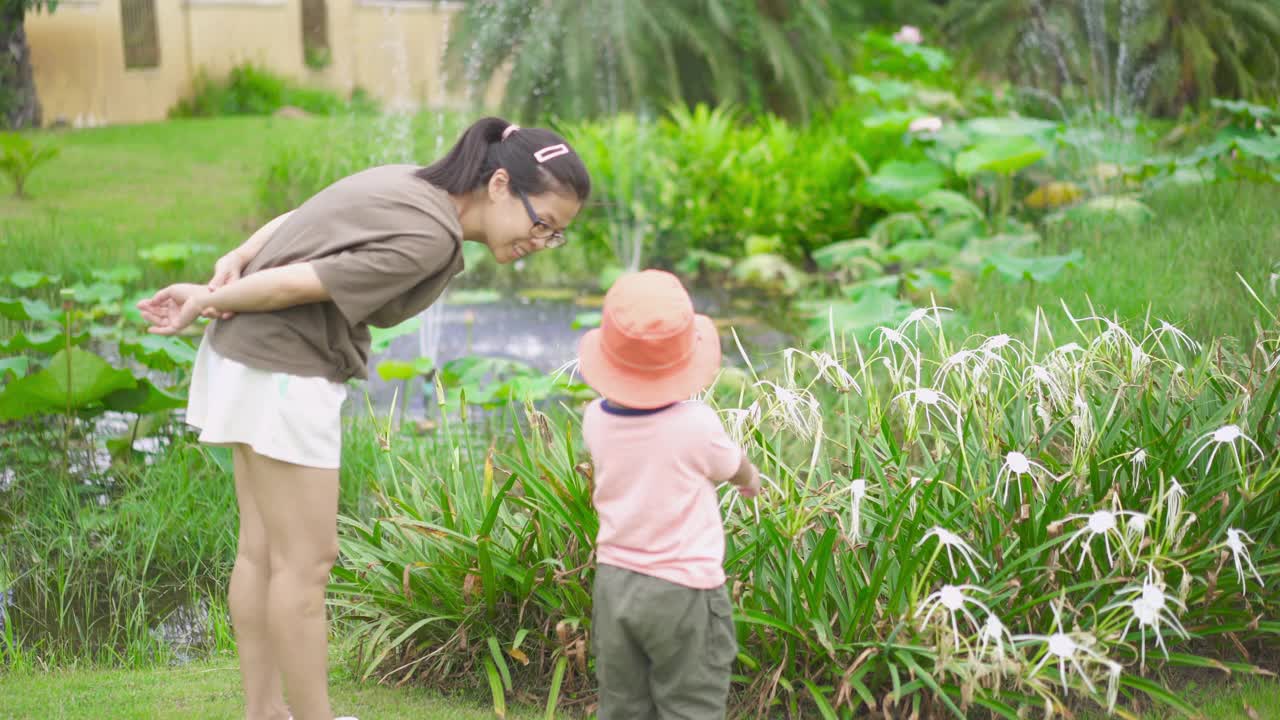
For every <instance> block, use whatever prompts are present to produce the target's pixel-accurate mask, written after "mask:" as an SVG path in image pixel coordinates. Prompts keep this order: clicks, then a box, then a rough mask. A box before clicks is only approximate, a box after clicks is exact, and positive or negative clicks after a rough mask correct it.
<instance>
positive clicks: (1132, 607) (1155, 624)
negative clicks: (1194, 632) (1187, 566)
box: [1102, 564, 1188, 667]
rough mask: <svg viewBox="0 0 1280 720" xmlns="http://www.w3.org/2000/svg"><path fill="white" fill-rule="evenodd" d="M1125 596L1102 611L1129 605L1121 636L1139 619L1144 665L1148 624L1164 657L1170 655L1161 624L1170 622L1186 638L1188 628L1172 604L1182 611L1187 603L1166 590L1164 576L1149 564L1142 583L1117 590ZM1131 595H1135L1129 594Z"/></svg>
mask: <svg viewBox="0 0 1280 720" xmlns="http://www.w3.org/2000/svg"><path fill="white" fill-rule="evenodd" d="M1118 596H1119V597H1120V598H1122V599H1121V600H1118V601H1117V602H1114V603H1112V604H1111V605H1108V606H1107V607H1104V608H1103V609H1102V611H1103V612H1106V611H1108V610H1113V609H1115V608H1118V607H1127V608H1128V610H1129V612H1130V616H1129V619H1128V621H1127V622H1125V624H1124V630H1122V631H1121V632H1120V636H1121V637H1127V636H1128V635H1129V628H1130V627H1131V626H1132V625H1133V623H1134V622H1137V623H1138V630H1139V631H1140V632H1141V633H1142V638H1141V646H1140V647H1141V650H1140V652H1139V658H1140V663H1141V667H1146V665H1147V628H1152V629H1153V630H1154V631H1155V635H1156V645H1157V646H1158V647H1159V648H1160V650H1161V651H1162V652H1163V653H1164V656H1165V659H1168V657H1169V649H1168V648H1167V647H1165V644H1164V634H1163V633H1162V632H1161V627H1162V626H1165V625H1167V626H1168V627H1169V628H1170V629H1171V630H1172V631H1173V632H1174V634H1175V635H1177V636H1179V637H1182V638H1184V639H1185V638H1187V637H1188V635H1187V631H1186V629H1185V628H1183V627H1182V623H1180V622H1179V621H1178V617H1177V616H1176V615H1174V614H1173V610H1172V609H1171V608H1170V605H1173V606H1175V607H1177V608H1178V609H1180V610H1182V611H1183V612H1186V611H1187V607H1186V605H1184V604H1183V603H1182V601H1181V600H1179V599H1178V598H1176V597H1171V596H1169V595H1168V594H1167V593H1166V592H1165V584H1164V579H1163V578H1161V576H1160V573H1159V572H1157V571H1156V569H1155V567H1153V566H1151V565H1150V564H1148V565H1147V577H1146V579H1145V580H1143V582H1142V584H1141V585H1130V586H1128V587H1126V588H1124V589H1123V590H1121V591H1120V592H1119V593H1118ZM1126 596H1132V597H1126Z"/></svg>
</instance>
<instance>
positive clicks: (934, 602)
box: [915, 585, 991, 650]
mask: <svg viewBox="0 0 1280 720" xmlns="http://www.w3.org/2000/svg"><path fill="white" fill-rule="evenodd" d="M966 591H969V592H982V593H985V592H986V590H983V589H982V588H980V587H978V586H976V585H943V586H942V588H941V589H939V590H938V591H937V592H935V593H933V594H931V595H929V596H928V597H926V598H925V599H924V602H922V603H921V604H920V607H919V608H917V609H916V612H915V617H920V614H921V613H924V618H923V619H922V620H921V621H920V629H921V630H923V629H924V628H926V627H928V625H929V620H930V619H931V618H932V617H933V614H934V613H935V612H937V611H938V610H939V609H942V610H943V611H945V613H946V615H947V617H948V620H949V621H950V622H949V626H950V628H951V636H952V640H953V641H954V643H955V648H956V650H959V649H960V626H959V623H957V622H956V615H957V614H959V615H963V616H964V618H965V619H966V620H968V621H969V624H970V625H971V626H972V628H973V629H974V630H975V631H976V630H978V629H979V627H980V626H979V624H978V619H977V618H976V617H974V616H973V613H971V612H969V608H967V607H965V605H966V604H969V605H974V606H976V607H980V608H982V610H983V612H986V613H987V614H988V615H989V614H991V608H989V607H987V606H986V605H985V604H983V603H982V601H981V600H977V599H976V598H972V597H970V596H968V595H966V594H965V592H966Z"/></svg>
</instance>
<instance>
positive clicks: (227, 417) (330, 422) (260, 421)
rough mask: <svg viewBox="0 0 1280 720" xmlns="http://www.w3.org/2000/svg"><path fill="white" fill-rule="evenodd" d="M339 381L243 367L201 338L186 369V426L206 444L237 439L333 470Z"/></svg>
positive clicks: (343, 391) (342, 396)
mask: <svg viewBox="0 0 1280 720" xmlns="http://www.w3.org/2000/svg"><path fill="white" fill-rule="evenodd" d="M346 398H347V388H346V386H345V385H342V384H339V383H335V382H332V381H330V380H327V379H325V378H321V377H299V376H297V375H290V374H288V373H281V372H269V371H267V370H259V369H257V368H251V367H247V366H245V365H242V364H240V363H238V362H236V361H234V360H231V359H228V358H225V357H223V356H221V355H219V354H218V353H217V352H216V351H214V349H213V347H212V344H211V343H210V342H209V341H208V338H207V337H206V338H205V339H203V340H201V342H200V349H199V351H198V352H197V353H196V363H195V368H194V369H193V370H192V373H191V389H190V391H189V393H188V398H187V424H188V425H192V426H194V427H196V428H197V429H199V430H200V442H202V443H206V444H208V445H231V444H235V443H243V444H245V445H248V446H249V447H250V448H253V451H254V452H256V453H258V454H259V455H264V456H266V457H269V458H273V459H275V460H280V461H282V462H287V463H293V464H294V465H303V466H306V467H315V468H325V469H336V468H337V467H338V461H339V458H340V457H341V455H342V403H343V402H344V401H345V400H346Z"/></svg>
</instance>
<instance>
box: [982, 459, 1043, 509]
mask: <svg viewBox="0 0 1280 720" xmlns="http://www.w3.org/2000/svg"><path fill="white" fill-rule="evenodd" d="M1037 470H1038V471H1039V472H1040V473H1041V474H1043V475H1048V474H1049V470H1048V469H1047V468H1045V466H1043V465H1041V464H1040V463H1037V462H1034V461H1032V460H1029V459H1028V458H1027V456H1026V455H1023V454H1022V453H1020V452H1017V451H1011V452H1009V453H1008V454H1007V455H1005V457H1004V464H1003V465H1001V466H1000V472H999V473H997V474H996V485H995V492H997V493H1000V502H1002V503H1003V502H1006V501H1007V500H1008V498H1009V483H1010V481H1012V482H1013V484H1015V485H1017V486H1018V503H1019V504H1022V503H1023V497H1022V477H1023V476H1024V475H1028V476H1030V477H1031V482H1032V485H1034V486H1035V488H1036V491H1037V492H1040V493H1041V494H1042V495H1043V490H1041V488H1040V483H1039V482H1038V481H1037V480H1036V473H1035V472H1034V471H1037ZM1001 486H1003V487H1004V492H1003V493H1001V491H1000V487H1001Z"/></svg>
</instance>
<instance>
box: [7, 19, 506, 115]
mask: <svg viewBox="0 0 1280 720" xmlns="http://www.w3.org/2000/svg"><path fill="white" fill-rule="evenodd" d="M461 7H462V5H461V3H457V2H439V1H436V0H329V3H328V39H329V47H330V50H331V56H332V62H331V63H330V64H329V65H328V66H327V67H325V68H324V69H322V70H313V69H311V68H309V67H307V65H306V63H305V59H304V54H303V49H302V16H301V14H302V8H301V0H157V2H156V12H157V24H158V31H159V40H160V66H159V67H158V68H154V69H146V70H126V69H125V67H124V46H123V40H122V38H121V17H120V0H62V1H61V2H60V3H59V4H58V9H57V11H56V12H54V13H53V14H48V13H39V14H29V15H28V17H27V20H26V29H27V35H28V39H29V42H30V44H31V52H32V59H33V64H34V69H35V81H36V90H37V92H38V93H39V95H40V101H41V104H42V106H43V109H44V120H45V123H46V124H51V123H53V122H56V121H64V122H68V123H72V124H77V125H93V124H104V123H136V122H148V121H154V120H161V119H163V118H165V117H166V116H167V114H168V112H169V110H170V109H171V108H172V107H173V106H174V105H175V104H177V102H178V101H179V100H180V99H182V98H183V97H186V96H187V95H189V94H190V92H191V88H192V82H193V80H194V78H195V75H196V73H197V72H199V71H201V70H204V71H207V72H208V73H209V74H210V75H211V76H213V77H216V78H221V77H224V76H225V75H226V73H227V72H228V71H229V70H230V69H231V68H232V67H235V66H236V65H238V64H241V63H244V62H253V63H256V64H258V65H260V66H265V67H267V68H268V69H270V70H271V71H272V72H274V73H276V74H278V75H281V76H284V77H286V78H289V79H291V80H293V81H295V82H298V83H300V84H303V85H306V86H312V87H323V88H328V89H331V90H334V91H336V92H338V93H340V94H341V95H343V96H344V97H346V96H348V95H349V94H350V92H351V90H352V89H353V88H355V87H361V88H364V89H365V90H366V91H367V92H369V93H370V94H371V95H372V96H373V97H375V98H377V99H378V100H379V101H381V102H382V103H383V105H384V107H387V108H389V109H396V110H405V109H420V108H424V107H427V108H441V107H464V106H465V105H466V98H465V97H464V93H449V92H447V91H446V88H445V78H444V74H443V72H442V70H441V66H442V63H443V53H444V47H445V44H446V42H447V39H448V32H449V22H450V20H451V18H452V17H453V16H454V15H455V14H456V13H457V12H458V10H459V9H460V8H461ZM501 90H502V83H501V80H500V79H499V80H495V82H493V83H490V85H489V87H488V88H486V89H485V92H484V93H483V95H484V97H483V99H482V101H481V105H482V106H483V107H493V106H495V105H496V104H497V102H498V101H499V100H500V99H501Z"/></svg>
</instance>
